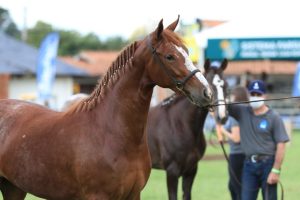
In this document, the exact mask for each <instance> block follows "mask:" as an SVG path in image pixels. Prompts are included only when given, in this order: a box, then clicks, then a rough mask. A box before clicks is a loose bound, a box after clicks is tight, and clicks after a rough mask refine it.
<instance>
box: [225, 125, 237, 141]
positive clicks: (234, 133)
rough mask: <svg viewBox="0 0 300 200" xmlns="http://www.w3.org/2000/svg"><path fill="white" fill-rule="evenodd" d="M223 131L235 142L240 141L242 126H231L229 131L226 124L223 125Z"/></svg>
mask: <svg viewBox="0 0 300 200" xmlns="http://www.w3.org/2000/svg"><path fill="white" fill-rule="evenodd" d="M221 131H222V133H223V134H224V135H225V136H226V137H228V138H229V139H230V140H232V141H233V142H234V143H239V142H240V140H241V139H240V127H239V126H233V127H232V128H231V133H230V132H228V131H227V130H226V129H225V128H224V126H221Z"/></svg>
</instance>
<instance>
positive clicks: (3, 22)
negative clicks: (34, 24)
mask: <svg viewBox="0 0 300 200" xmlns="http://www.w3.org/2000/svg"><path fill="white" fill-rule="evenodd" d="M0 30H2V31H4V32H5V33H6V34H8V35H10V36H13V37H15V38H20V36H21V32H20V31H19V30H18V28H17V26H16V24H15V23H14V22H13V21H12V19H11V17H10V14H9V12H8V10H6V9H3V8H1V7H0Z"/></svg>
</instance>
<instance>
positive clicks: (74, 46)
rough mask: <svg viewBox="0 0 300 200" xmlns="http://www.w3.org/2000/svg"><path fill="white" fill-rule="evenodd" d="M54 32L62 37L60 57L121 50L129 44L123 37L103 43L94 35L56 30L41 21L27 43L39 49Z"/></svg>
mask: <svg viewBox="0 0 300 200" xmlns="http://www.w3.org/2000/svg"><path fill="white" fill-rule="evenodd" d="M53 31H56V32H58V33H59V35H60V43H59V49H58V54H59V55H75V54H77V53H79V52H80V51H82V50H120V49H122V48H123V47H124V46H125V45H126V44H127V42H126V41H124V40H123V39H122V38H121V37H111V38H108V39H107V40H106V41H104V42H102V41H101V40H100V39H99V37H98V36H97V35H96V34H94V33H88V34H87V35H84V36H82V35H81V34H80V33H78V32H77V31H70V30H56V29H54V28H53V27H52V26H51V25H50V24H47V23H44V22H41V21H39V22H37V23H36V25H35V26H34V27H33V28H31V29H29V30H28V39H27V42H28V43H29V44H31V45H33V46H35V47H37V48H38V47H39V45H40V43H41V41H42V40H43V38H44V37H45V36H46V35H47V34H48V33H50V32H53Z"/></svg>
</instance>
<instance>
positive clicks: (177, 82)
mask: <svg viewBox="0 0 300 200" xmlns="http://www.w3.org/2000/svg"><path fill="white" fill-rule="evenodd" d="M147 42H148V46H149V48H150V50H151V53H152V55H153V57H154V59H155V60H156V61H157V62H158V63H159V66H160V67H161V68H162V69H163V70H164V71H165V73H166V74H167V75H168V76H169V77H170V78H171V80H172V81H173V83H174V84H175V86H176V88H177V89H178V90H180V91H183V90H184V86H185V84H186V82H187V81H188V80H189V79H190V78H192V77H193V76H194V75H195V74H196V73H197V72H200V70H199V69H195V70H193V71H192V72H191V73H190V74H189V75H187V76H186V77H184V78H183V79H182V80H178V79H176V78H175V76H174V74H173V73H172V72H171V71H170V70H169V69H168V68H167V67H166V66H165V65H164V64H163V63H162V61H161V59H160V58H159V56H158V53H157V51H156V48H154V47H153V46H152V44H151V39H150V37H148V41H147Z"/></svg>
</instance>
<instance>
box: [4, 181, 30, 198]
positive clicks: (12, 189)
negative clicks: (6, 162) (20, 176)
mask: <svg viewBox="0 0 300 200" xmlns="http://www.w3.org/2000/svg"><path fill="white" fill-rule="evenodd" d="M0 190H1V192H2V196H3V200H24V199H25V197H26V192H24V191H23V190H21V189H20V188H18V187H16V186H14V185H13V184H11V183H10V182H9V181H7V180H6V179H4V178H1V182H0Z"/></svg>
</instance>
